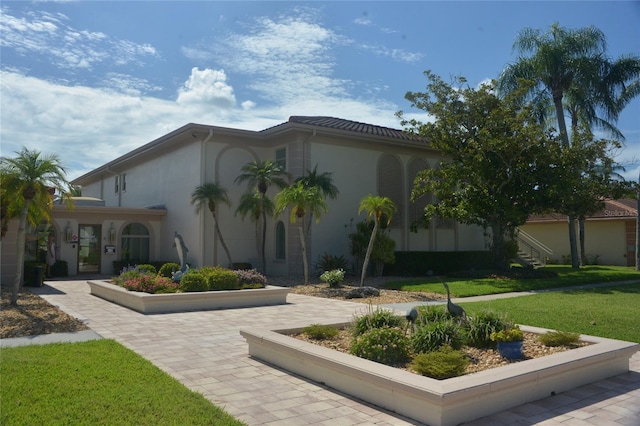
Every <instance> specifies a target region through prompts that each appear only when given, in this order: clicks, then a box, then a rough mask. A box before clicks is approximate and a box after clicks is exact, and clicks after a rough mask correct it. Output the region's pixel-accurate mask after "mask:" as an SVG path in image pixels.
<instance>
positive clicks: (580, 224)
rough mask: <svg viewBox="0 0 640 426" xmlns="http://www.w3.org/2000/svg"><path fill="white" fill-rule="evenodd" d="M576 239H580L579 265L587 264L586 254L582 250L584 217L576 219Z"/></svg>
mask: <svg viewBox="0 0 640 426" xmlns="http://www.w3.org/2000/svg"><path fill="white" fill-rule="evenodd" d="M578 234H579V235H578V237H579V238H580V263H582V266H584V265H586V264H587V253H586V251H585V249H584V216H580V217H579V218H578Z"/></svg>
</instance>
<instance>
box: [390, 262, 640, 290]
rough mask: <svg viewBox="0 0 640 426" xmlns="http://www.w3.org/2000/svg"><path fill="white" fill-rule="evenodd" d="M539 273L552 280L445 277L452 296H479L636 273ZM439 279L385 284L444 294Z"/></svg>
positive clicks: (603, 269) (639, 275) (638, 275)
mask: <svg viewBox="0 0 640 426" xmlns="http://www.w3.org/2000/svg"><path fill="white" fill-rule="evenodd" d="M541 270H542V271H550V272H555V273H556V274H557V276H556V277H548V278H528V279H513V278H506V277H495V278H475V279H457V278H445V280H446V282H447V283H448V284H449V287H450V289H451V296H452V297H469V296H482V295H486V294H497V293H509V292H512V291H531V290H544V289H549V288H558V287H572V286H579V285H584V284H593V283H601V282H616V281H626V280H638V282H640V272H639V271H636V270H635V269H634V268H632V267H624V266H599V265H593V266H584V267H581V268H580V269H573V268H571V267H570V266H565V265H549V266H547V267H545V268H542V269H541ZM442 280H443V279H442V278H441V277H432V278H420V279H415V280H403V281H392V282H388V283H386V284H385V287H386V288H388V289H391V290H403V291H422V292H434V293H441V294H446V290H445V288H444V286H443V285H442Z"/></svg>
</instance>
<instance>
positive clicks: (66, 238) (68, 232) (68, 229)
mask: <svg viewBox="0 0 640 426" xmlns="http://www.w3.org/2000/svg"><path fill="white" fill-rule="evenodd" d="M72 238H73V237H72V231H71V224H70V223H69V221H67V227H66V228H64V241H65V242H66V243H70V242H71V239H72Z"/></svg>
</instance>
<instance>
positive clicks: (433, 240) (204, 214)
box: [2, 116, 486, 281]
mask: <svg viewBox="0 0 640 426" xmlns="http://www.w3.org/2000/svg"><path fill="white" fill-rule="evenodd" d="M441 159H442V157H441V155H440V154H439V152H438V151H436V150H434V149H433V148H431V146H430V145H429V144H428V143H427V142H426V141H424V140H421V139H417V138H412V137H410V136H409V135H408V134H406V133H404V132H402V131H400V130H395V129H390V128H386V127H380V126H374V125H370V124H364V123H358V122H354V121H349V120H343V119H338V118H331V117H300V116H293V117H290V118H289V121H287V122H285V123H283V124H280V125H277V126H275V127H271V128H268V129H265V130H262V131H247V130H240V129H232V128H225V127H217V126H208V125H200V124H187V125H185V126H183V127H181V128H179V129H177V130H175V131H173V132H171V133H169V134H167V135H165V136H162V137H160V138H159V139H156V140H154V141H152V142H150V143H147V144H146V145H143V146H141V147H140V148H138V149H135V150H133V151H131V152H129V153H128V154H125V155H123V156H122V157H119V158H117V159H115V160H113V161H111V162H109V163H107V164H105V165H103V166H101V167H98V168H97V169H95V170H93V171H91V172H89V173H87V174H85V175H83V176H81V177H79V178H77V179H75V180H74V181H73V182H72V184H73V185H80V186H82V194H83V196H85V197H92V198H95V199H98V200H102V201H104V206H78V207H77V208H76V209H75V211H68V210H66V209H65V208H64V207H62V206H56V207H55V209H54V212H53V225H54V228H55V229H54V230H55V232H56V234H57V235H58V240H59V241H60V242H59V246H60V249H59V251H60V253H59V258H60V259H63V260H66V261H67V262H68V264H69V272H70V274H72V275H75V274H81V273H84V272H88V271H89V270H90V271H92V272H96V271H99V272H101V273H111V272H112V264H113V260H126V259H131V260H135V261H144V260H156V261H168V260H171V261H177V255H176V250H175V248H174V247H173V242H174V232H179V233H180V234H181V235H182V237H183V239H184V242H185V244H186V246H187V248H188V249H189V252H188V253H187V261H188V262H189V263H190V264H192V265H193V266H196V267H198V266H203V265H216V264H221V265H225V264H226V263H227V259H226V256H225V253H224V250H223V249H222V247H221V244H220V241H219V237H218V235H216V234H215V230H214V224H213V218H212V216H211V213H210V212H209V210H208V209H206V208H205V209H202V210H201V212H200V214H198V215H196V213H195V208H194V206H193V205H191V194H192V192H193V190H194V189H195V188H196V187H197V186H198V185H201V184H203V183H207V182H216V183H219V184H220V185H222V186H223V187H225V188H226V189H227V191H228V193H229V196H230V199H231V204H232V205H231V207H227V206H225V205H222V206H220V209H219V211H218V217H219V220H220V228H221V232H222V233H223V237H224V239H225V242H226V244H227V246H228V247H229V250H230V252H231V256H232V259H233V261H234V262H249V263H251V264H252V265H253V266H254V267H259V266H260V262H259V261H258V259H259V257H258V255H257V249H256V247H257V244H256V230H255V223H254V222H252V221H251V220H250V219H249V218H247V219H246V220H245V221H242V220H241V218H240V217H239V216H236V215H235V214H234V213H235V210H236V208H237V206H238V202H239V200H240V197H241V195H242V194H243V193H245V192H246V191H247V187H246V185H245V184H242V185H238V184H236V183H235V182H234V181H235V179H236V178H237V177H238V176H239V175H240V174H241V173H242V172H241V167H242V166H243V165H245V164H247V163H249V162H251V161H261V160H275V161H278V162H279V163H281V164H282V165H283V166H284V167H285V169H286V171H287V172H288V173H289V174H290V176H291V179H292V180H293V179H295V178H297V177H300V176H303V175H304V174H306V172H307V170H312V169H313V168H314V167H315V166H316V165H317V166H318V172H319V173H324V172H330V173H331V174H332V178H333V183H334V184H335V186H336V187H337V188H338V189H339V191H340V194H339V195H338V198H337V199H336V200H330V199H328V200H327V205H328V209H329V211H328V213H327V214H325V215H324V216H322V218H321V220H320V222H319V223H317V224H316V223H315V222H314V223H312V225H311V228H310V232H309V241H308V244H307V247H308V256H309V262H310V265H313V264H314V263H315V262H316V261H317V260H318V257H319V256H321V255H323V254H324V253H328V254H331V255H336V256H339V255H344V256H345V257H346V258H349V259H350V258H351V256H350V250H349V241H348V238H347V234H348V233H349V232H351V231H352V230H355V223H356V222H359V221H361V220H364V219H365V217H364V214H362V215H360V216H359V215H358V207H359V204H360V200H361V199H362V198H363V197H365V196H367V195H368V194H373V195H382V196H386V197H389V198H390V199H392V200H393V201H394V202H395V203H396V204H397V206H398V212H397V214H396V215H395V217H394V218H393V221H392V223H391V225H390V236H391V237H392V238H393V239H394V240H395V242H396V249H397V250H406V251H414V250H428V251H457V250H484V249H486V246H485V236H484V235H483V232H482V229H481V228H480V227H476V226H467V225H462V224H458V223H455V222H453V221H447V220H440V221H434V226H432V227H431V228H430V229H428V230H427V229H421V230H419V231H418V232H417V233H413V232H411V231H410V225H411V222H412V221H413V220H414V219H416V218H417V217H418V216H419V215H420V214H421V213H422V210H423V208H424V206H425V205H426V203H427V202H429V201H430V199H429V198H428V197H423V199H421V200H419V202H417V203H412V202H411V201H410V193H411V189H412V186H413V180H414V178H415V176H416V174H417V173H418V172H419V171H420V170H423V169H425V168H429V167H437V165H438V162H439V161H440V160H441ZM276 192H277V189H276V188H270V189H269V192H268V195H269V196H270V197H273V196H274V195H275V194H276ZM298 228H299V225H297V224H290V223H289V221H288V215H287V214H282V215H280V216H279V217H276V218H269V220H268V224H267V238H266V257H267V274H268V275H299V274H301V273H302V259H301V251H300V243H299V235H298V232H299V229H298ZM74 236H77V239H74ZM10 237H11V236H10V235H7V238H5V239H4V240H5V241H10V239H9V238H10ZM61 237H62V238H61ZM67 237H68V238H67ZM67 240H69V242H67ZM14 241H15V239H14ZM74 243H75V244H74ZM3 244H4V242H3ZM114 246H115V247H114ZM88 252H90V255H89V253H88ZM2 255H3V271H2V275H3V281H4V279H5V278H4V277H5V268H4V266H5V260H4V257H5V256H4V255H5V253H4V250H3V254H2ZM87 262H89V263H90V265H87ZM14 271H15V268H14Z"/></svg>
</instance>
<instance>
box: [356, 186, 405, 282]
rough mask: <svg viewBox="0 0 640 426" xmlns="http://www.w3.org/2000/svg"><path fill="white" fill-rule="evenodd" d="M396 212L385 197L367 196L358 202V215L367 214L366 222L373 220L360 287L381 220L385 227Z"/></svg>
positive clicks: (395, 208) (393, 204) (389, 200)
mask: <svg viewBox="0 0 640 426" xmlns="http://www.w3.org/2000/svg"><path fill="white" fill-rule="evenodd" d="M397 210H398V208H397V207H396V205H395V203H394V202H393V201H391V199H389V198H387V197H381V196H379V195H371V194H369V195H367V196H366V197H364V198H362V199H361V200H360V207H359V209H358V214H360V213H362V212H363V211H364V212H365V213H366V214H367V220H373V230H372V231H371V238H370V239H369V244H368V245H367V252H366V254H365V256H364V262H363V264H362V274H361V276H360V287H362V286H363V285H364V278H365V276H366V275H367V266H369V259H370V258H371V252H372V251H373V243H374V241H375V239H376V234H377V233H378V229H379V228H380V223H381V222H382V219H383V218H385V219H386V223H387V225H389V223H391V218H392V216H393V215H394V214H395V212H396V211H397Z"/></svg>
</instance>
